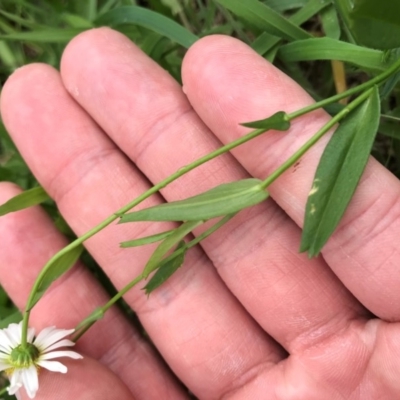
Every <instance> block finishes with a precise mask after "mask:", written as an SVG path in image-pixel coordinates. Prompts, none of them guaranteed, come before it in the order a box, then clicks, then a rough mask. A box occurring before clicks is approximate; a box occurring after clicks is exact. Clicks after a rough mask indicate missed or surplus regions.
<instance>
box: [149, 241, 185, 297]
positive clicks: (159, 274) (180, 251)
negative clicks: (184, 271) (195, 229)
mask: <svg viewBox="0 0 400 400" xmlns="http://www.w3.org/2000/svg"><path fill="white" fill-rule="evenodd" d="M186 251H187V248H186V246H185V242H183V241H182V242H180V243H179V244H178V246H177V249H176V251H175V252H174V253H173V254H171V256H172V257H168V261H166V262H163V261H162V262H161V265H160V268H158V270H157V271H156V273H155V274H154V275H153V276H152V277H151V279H150V280H149V282H148V283H147V284H146V286H145V287H144V288H143V289H144V290H145V293H146V294H150V293H151V292H152V291H153V290H155V289H157V288H158V287H159V286H161V285H162V284H163V283H164V282H165V281H166V280H167V279H168V278H169V277H171V276H172V275H173V273H174V272H175V271H176V270H177V269H178V268H179V267H181V266H182V264H183V261H184V260H185V255H186Z"/></svg>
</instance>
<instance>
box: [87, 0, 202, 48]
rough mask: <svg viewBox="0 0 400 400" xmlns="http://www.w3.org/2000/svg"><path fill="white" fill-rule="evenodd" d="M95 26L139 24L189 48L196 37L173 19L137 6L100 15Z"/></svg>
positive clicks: (121, 8) (116, 9) (120, 8)
mask: <svg viewBox="0 0 400 400" xmlns="http://www.w3.org/2000/svg"><path fill="white" fill-rule="evenodd" d="M94 23H95V25H96V26H102V25H107V26H111V27H117V26H120V25H124V24H134V25H140V26H143V27H145V28H148V29H150V30H152V31H154V32H157V33H159V34H160V35H162V36H165V37H167V38H169V39H171V40H172V41H174V42H176V43H178V44H180V45H181V46H183V47H185V48H189V47H190V46H191V45H192V44H193V43H194V42H195V41H196V40H197V39H198V37H197V36H196V35H195V34H193V33H192V32H190V31H188V30H187V29H186V28H184V27H183V26H182V25H179V24H178V23H177V22H175V21H174V20H172V19H170V18H167V17H165V16H164V15H161V14H158V13H156V12H154V11H151V10H148V9H146V8H143V7H138V6H125V7H118V8H115V9H113V10H110V11H108V12H106V13H105V14H102V15H100V16H99V17H98V18H97V19H96V20H95V21H94Z"/></svg>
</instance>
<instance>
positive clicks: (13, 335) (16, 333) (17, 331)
mask: <svg viewBox="0 0 400 400" xmlns="http://www.w3.org/2000/svg"><path fill="white" fill-rule="evenodd" d="M4 333H5V334H6V335H7V336H8V338H9V340H10V342H11V343H12V347H16V346H18V345H19V344H21V336H22V322H20V323H19V324H10V325H8V327H7V328H6V329H4Z"/></svg>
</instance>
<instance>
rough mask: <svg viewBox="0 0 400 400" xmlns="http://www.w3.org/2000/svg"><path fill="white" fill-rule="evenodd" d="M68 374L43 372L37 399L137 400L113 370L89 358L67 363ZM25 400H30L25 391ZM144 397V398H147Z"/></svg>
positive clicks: (23, 397)
mask: <svg viewBox="0 0 400 400" xmlns="http://www.w3.org/2000/svg"><path fill="white" fill-rule="evenodd" d="M64 364H65V365H66V366H67V367H68V373H67V374H54V373H51V372H47V371H46V370H40V372H39V373H40V386H39V391H38V392H37V396H36V399H37V400H70V399H74V400H89V399H96V400H110V399H121V400H134V399H135V397H132V394H131V393H130V392H129V389H128V388H127V387H126V386H125V384H124V383H122V381H121V380H120V379H118V378H117V376H116V375H114V374H113V373H112V372H111V371H110V370H109V369H107V368H106V367H104V366H103V365H101V364H100V363H98V362H97V361H94V360H92V359H90V358H89V357H85V358H84V359H82V360H79V361H69V360H68V361H66V362H64ZM20 392H21V395H22V399H24V400H28V396H27V395H26V393H25V390H24V389H21V390H20ZM143 398H144V397H143Z"/></svg>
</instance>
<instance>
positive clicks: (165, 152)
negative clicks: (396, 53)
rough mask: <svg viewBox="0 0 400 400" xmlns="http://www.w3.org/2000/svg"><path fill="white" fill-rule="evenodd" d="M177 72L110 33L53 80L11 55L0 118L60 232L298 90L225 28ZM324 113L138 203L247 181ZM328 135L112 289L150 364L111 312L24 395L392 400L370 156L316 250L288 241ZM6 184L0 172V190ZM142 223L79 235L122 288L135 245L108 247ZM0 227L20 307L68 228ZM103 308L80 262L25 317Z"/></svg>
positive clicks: (390, 257)
mask: <svg viewBox="0 0 400 400" xmlns="http://www.w3.org/2000/svg"><path fill="white" fill-rule="evenodd" d="M182 77H183V82H184V91H182V89H181V87H180V86H179V85H178V84H177V83H176V82H175V81H174V80H173V79H172V78H171V77H170V76H169V75H168V74H167V73H166V72H165V71H164V70H163V69H162V68H161V67H159V66H158V65H157V64H155V63H154V62H153V61H152V60H150V59H149V58H148V57H147V56H146V55H144V54H143V53H142V52H141V51H140V50H139V49H138V48H136V47H135V46H134V45H133V44H132V43H131V42H130V41H129V40H128V39H127V38H125V37H124V36H122V35H121V34H119V33H117V32H114V31H112V30H110V29H106V28H102V29H96V30H91V31H87V32H85V33H83V34H81V35H79V36H78V37H76V38H75V39H74V40H73V41H72V42H71V43H70V44H69V45H68V47H67V49H66V50H65V53H64V56H63V59H62V65H61V73H58V72H57V71H55V70H53V69H52V68H51V67H49V66H46V65H37V64H36V65H28V66H26V67H23V68H21V69H19V70H18V71H16V72H15V73H14V75H13V76H12V77H11V78H10V79H9V81H8V82H7V83H6V85H5V87H4V89H3V92H2V97H1V113H2V118H3V120H4V123H5V125H6V127H7V129H8V130H9V132H10V134H11V135H12V137H13V140H14V141H15V143H16V144H17V146H18V148H19V150H20V151H21V153H22V155H23V157H24V158H25V160H26V161H27V163H28V165H29V167H30V168H31V170H32V171H33V173H34V174H35V176H36V177H37V178H38V180H39V181H40V182H41V184H42V185H43V186H44V188H45V189H46V190H47V191H48V193H49V194H50V195H51V196H52V198H54V199H55V201H56V202H57V204H58V207H59V209H60V211H61V212H62V214H63V216H64V217H65V219H66V220H67V222H68V223H69V224H70V226H71V227H72V228H73V229H74V230H75V232H76V233H77V234H78V235H81V234H83V233H85V232H86V231H87V230H89V229H90V228H91V227H93V226H94V225H96V224H97V223H99V222H100V221H101V220H103V219H104V218H105V217H107V216H108V215H110V214H112V213H113V212H114V211H116V210H117V209H119V208H120V207H121V206H123V205H124V204H126V203H127V202H128V201H130V200H131V199H133V198H135V197H136V196H138V195H139V194H141V193H142V192H144V191H145V190H146V189H147V188H148V187H149V186H150V185H151V184H149V181H150V182H152V183H156V182H159V181H160V180H162V179H163V178H165V177H166V176H168V175H170V174H171V173H173V172H174V171H176V170H177V169H179V168H180V167H182V166H184V165H186V164H188V163H190V162H191V161H193V160H195V159H196V158H198V157H200V156H202V155H204V154H207V153H209V152H210V151H212V150H214V149H215V148H217V147H218V146H220V144H221V142H222V143H227V142H230V141H232V140H234V139H236V138H238V137H239V136H241V135H243V134H244V133H245V132H247V129H246V128H244V127H241V126H240V125H239V123H240V122H244V121H250V120H256V119H260V118H264V117H266V116H269V115H271V114H273V113H274V112H277V111H280V110H284V111H287V112H291V111H294V110H297V109H299V108H301V107H303V106H305V105H307V104H309V103H310V102H311V99H310V98H309V97H308V95H307V94H306V93H305V92H304V91H303V90H302V89H301V88H300V87H298V86H297V85H296V84H295V83H294V82H293V81H291V80H290V78H288V77H287V76H285V75H284V74H283V73H282V72H280V71H279V70H277V69H275V68H274V67H273V66H271V65H270V64H268V63H267V62H266V61H265V60H263V59H262V58H261V57H259V56H258V55H257V54H255V53H254V52H253V51H252V50H251V49H250V48H248V47H247V46H246V45H244V44H243V43H240V42H238V41H237V40H235V39H232V38H229V37H221V36H212V37H206V38H204V39H202V40H200V41H199V42H197V43H196V44H195V45H194V46H193V47H192V48H191V49H190V50H189V52H188V54H187V55H186V57H185V60H184V65H183V70H182ZM185 93H186V95H185ZM186 96H187V97H186ZM328 118H329V117H328V116H327V115H326V114H325V113H324V112H323V111H318V112H313V113H312V114H308V115H306V116H303V117H301V118H299V119H296V120H295V121H293V123H292V127H291V129H290V130H289V131H288V132H268V133H266V134H265V135H263V136H261V137H259V138H257V139H255V140H253V141H251V142H249V143H247V144H245V145H243V146H241V147H239V148H237V149H235V150H234V151H233V152H232V154H229V155H224V156H222V157H220V158H218V159H215V160H213V161H212V162H210V163H209V164H206V165H204V166H202V167H200V168H198V169H196V170H194V171H192V172H191V173H189V174H188V175H185V176H184V177H182V178H180V179H179V181H176V182H175V183H173V184H171V185H170V186H168V187H166V188H165V189H163V190H162V196H163V198H162V197H161V196H154V197H153V198H152V200H151V201H150V200H149V201H147V205H149V204H155V203H158V202H162V201H164V200H163V199H165V201H168V200H176V199H180V198H184V197H188V196H190V195H193V194H196V193H199V192H200V191H203V190H206V189H209V188H211V187H214V186H216V185H217V184H219V183H221V182H227V181H233V180H237V179H242V178H245V177H248V176H254V177H257V178H265V177H266V176H267V175H268V174H269V173H271V172H272V171H273V170H274V169H275V168H276V167H277V166H278V165H280V164H281V163H282V162H283V161H284V160H285V159H287V158H288V157H289V156H290V155H291V154H292V153H293V152H294V151H295V150H296V149H297V148H298V147H300V145H301V144H302V143H304V142H305V141H306V140H307V138H309V137H310V136H311V135H312V134H313V133H315V132H316V131H317V129H318V128H319V127H320V126H322V125H323V124H324V123H325V122H326V121H327V120H328ZM326 141H327V138H324V139H322V140H321V142H320V143H319V144H317V145H316V146H315V147H314V148H313V149H312V150H311V151H309V152H308V153H307V154H306V156H304V157H303V158H302V159H301V160H300V163H299V164H298V165H297V166H295V167H294V168H292V169H291V170H289V171H287V172H286V173H285V174H284V175H283V176H281V177H280V178H279V179H278V180H277V181H276V182H275V183H274V184H273V185H271V187H270V188H269V192H270V194H271V197H272V198H271V199H269V200H268V201H266V202H264V203H262V204H259V205H257V206H255V207H252V208H251V209H248V210H245V211H242V212H241V213H240V214H239V215H237V216H236V217H235V218H234V219H233V220H231V221H230V222H229V223H228V224H227V225H225V226H224V227H223V228H221V229H220V230H219V231H218V232H216V233H215V234H214V235H212V236H211V237H210V238H208V239H207V240H206V241H204V242H202V246H201V248H197V249H193V250H191V251H190V252H189V253H188V255H187V257H186V261H185V264H184V267H182V268H181V269H179V270H178V271H177V272H176V273H175V274H174V275H173V276H172V277H171V278H170V279H169V280H168V281H167V282H166V283H165V284H164V285H163V286H161V287H160V288H159V289H157V290H156V291H155V292H154V293H152V294H151V296H150V297H149V298H147V296H146V295H145V294H144V292H143V291H142V290H140V289H141V288H140V287H137V288H134V289H133V290H132V291H131V292H129V293H128V294H127V295H126V296H125V300H126V301H127V302H128V304H129V305H130V306H131V307H132V308H133V309H134V310H135V312H136V313H137V315H138V317H139V318H140V320H141V323H142V324H143V326H144V328H145V330H146V332H147V333H148V335H149V336H150V337H151V339H152V341H153V343H154V344H155V346H156V347H157V349H158V351H159V352H160V354H161V356H162V358H163V359H164V360H165V362H166V363H165V364H164V362H163V361H162V360H161V357H159V356H158V355H157V354H156V352H155V351H154V350H153V348H152V346H151V345H149V344H148V343H147V341H146V340H145V339H144V338H142V337H141V335H140V334H139V333H138V332H137V331H136V330H135V328H134V327H133V326H132V324H130V323H129V322H128V321H126V320H125V319H124V317H123V316H122V314H121V313H120V312H119V311H118V310H117V309H112V310H110V311H109V312H108V313H107V314H106V316H105V318H104V319H103V320H101V321H99V322H98V323H96V324H95V325H94V326H93V327H92V328H91V329H90V330H89V331H88V332H87V333H86V334H85V335H84V336H83V337H82V338H81V339H80V340H79V342H78V343H77V345H76V350H77V351H79V352H81V353H83V354H84V355H85V358H84V359H83V360H79V361H74V360H71V361H67V362H65V364H66V365H67V366H68V368H69V372H68V374H67V375H60V374H47V373H46V371H43V372H42V373H41V376H40V379H41V380H40V389H39V392H38V396H37V398H39V399H41V400H49V399H51V400H62V399H71V398H73V399H85V400H88V399H92V398H93V399H96V400H100V399H108V400H109V399H120V400H124V399H133V398H134V399H146V400H149V399H150V400H151V399H157V400H159V399H174V400H175V399H185V398H188V395H187V392H186V391H185V389H183V388H182V387H181V386H180V383H178V379H179V380H180V381H181V382H183V383H184V385H186V387H188V388H189V389H190V391H192V392H193V393H194V394H195V395H196V396H197V397H199V398H201V399H216V398H230V399H235V400H242V399H268V400H275V399H276V400H278V399H279V400H288V399H296V400H300V399H307V400H312V399H318V400H320V399H322V398H325V399H332V400H334V399H352V400H353V399H362V400H368V399H380V398H384V399H396V398H400V384H399V380H398V378H397V375H398V371H399V370H400V340H399V337H400V325H399V323H398V322H397V321H398V320H399V318H400V311H399V309H398V307H397V304H399V300H400V290H398V288H399V287H400V274H399V273H398V272H397V271H398V264H399V261H400V254H399V250H398V246H397V238H398V237H399V231H400V219H399V212H400V203H399V194H400V184H399V182H398V180H397V179H396V178H395V177H393V176H392V175H391V174H390V172H388V171H387V170H386V169H385V168H384V167H382V166H381V165H380V164H378V163H377V162H376V161H375V160H373V159H371V160H370V162H369V164H368V166H367V169H366V171H365V173H364V175H363V178H362V181H361V183H360V185H359V187H358V189H357V192H356V194H355V196H354V198H353V200H352V203H351V205H350V207H349V209H348V210H347V212H346V214H345V217H344V219H343V221H342V223H341V225H340V227H339V228H338V230H337V231H336V233H335V234H334V235H333V236H332V238H331V239H330V240H329V242H328V244H327V245H326V246H325V248H324V250H323V252H322V256H323V257H319V258H315V259H311V260H309V259H308V258H307V256H306V255H305V254H299V253H298V248H299V243H300V228H299V226H301V225H302V221H303V214H304V208H305V203H306V200H307V195H308V191H309V190H310V187H311V182H312V179H313V176H314V173H315V169H316V166H317V163H318V160H319V156H320V154H321V152H322V149H323V146H324V145H325V144H326ZM18 191H19V189H18V188H16V187H15V186H14V185H11V184H7V183H2V184H1V186H0V203H3V202H4V201H6V200H7V199H8V198H10V197H12V196H14V195H16V194H17V193H18ZM166 225H167V224H165V223H163V224H162V226H163V227H164V228H165V226H166ZM160 226H161V223H154V224H151V225H149V224H144V223H138V224H133V225H132V224H127V225H119V226H116V225H112V226H110V227H108V228H106V229H105V230H103V231H101V232H100V233H99V234H97V235H96V236H95V237H93V238H92V239H90V240H89V241H88V242H87V243H86V246H87V248H88V250H89V251H90V252H91V254H92V255H93V256H94V257H95V259H96V260H97V261H98V263H99V264H100V265H101V267H102V268H103V270H104V271H105V272H106V273H107V274H108V276H109V277H110V279H111V280H112V282H113V283H114V285H115V286H116V287H117V288H121V287H122V286H124V285H125V284H126V283H127V282H129V281H130V280H131V279H133V278H134V277H135V276H137V275H138V273H139V272H140V271H141V270H142V268H143V266H144V264H145V262H146V260H147V259H148V257H149V256H150V254H151V250H152V246H146V247H144V248H131V249H120V248H119V246H118V243H119V242H121V241H124V240H129V239H132V238H134V237H139V236H144V235H150V234H153V233H156V232H158V231H160ZM0 236H1V238H2V240H1V244H0V249H1V251H0V254H1V263H0V276H1V284H2V285H3V286H4V287H5V289H6V290H7V292H8V293H9V294H10V296H11V297H12V299H13V300H14V302H15V303H16V304H17V305H18V306H19V307H21V308H23V307H24V305H25V303H26V300H27V296H28V292H29V290H30V288H31V286H32V283H33V281H34V279H35V277H36V276H37V274H38V271H39V270H40V268H41V267H42V266H43V265H44V264H45V262H46V261H47V260H48V259H49V257H50V256H51V255H52V254H54V253H55V252H56V251H58V250H59V249H60V248H62V247H63V246H64V245H65V244H66V240H65V238H63V237H62V236H61V235H60V234H59V233H58V231H57V230H56V228H55V227H54V226H53V225H52V223H51V222H50V220H49V218H48V217H47V216H46V215H45V213H44V212H43V211H41V210H40V209H39V208H37V207H36V208H31V209H27V210H24V211H21V212H18V213H15V214H9V215H7V216H5V217H2V219H0ZM106 301H107V296H106V294H105V293H104V290H102V289H101V288H100V287H99V285H98V283H97V282H96V281H95V280H94V279H93V278H92V277H91V276H90V274H89V272H88V271H87V270H86V269H85V268H84V267H83V266H82V264H81V263H78V265H77V266H76V267H74V269H73V270H71V271H70V272H69V273H68V274H67V275H66V276H64V277H63V278H61V279H60V280H59V281H57V283H55V284H54V285H53V286H52V288H51V289H50V290H49V291H48V292H47V293H46V295H45V296H44V297H43V299H42V300H41V301H40V302H39V303H38V305H37V306H36V307H35V308H34V310H33V312H32V316H31V319H30V321H31V324H32V325H33V326H35V327H36V328H37V329H40V328H42V327H44V326H48V325H56V326H58V327H60V328H72V327H74V326H75V325H76V324H77V323H78V322H79V321H80V320H82V319H83V318H84V317H86V316H87V315H88V314H89V313H90V312H91V311H92V310H93V309H95V308H96V307H98V306H100V305H102V304H104V303H105V302H106ZM166 364H167V365H168V366H169V367H170V368H171V369H172V371H173V372H174V373H175V375H176V376H177V378H178V379H176V378H175V377H174V376H173V375H172V374H171V373H170V372H169V369H168V367H167V366H166Z"/></svg>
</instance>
